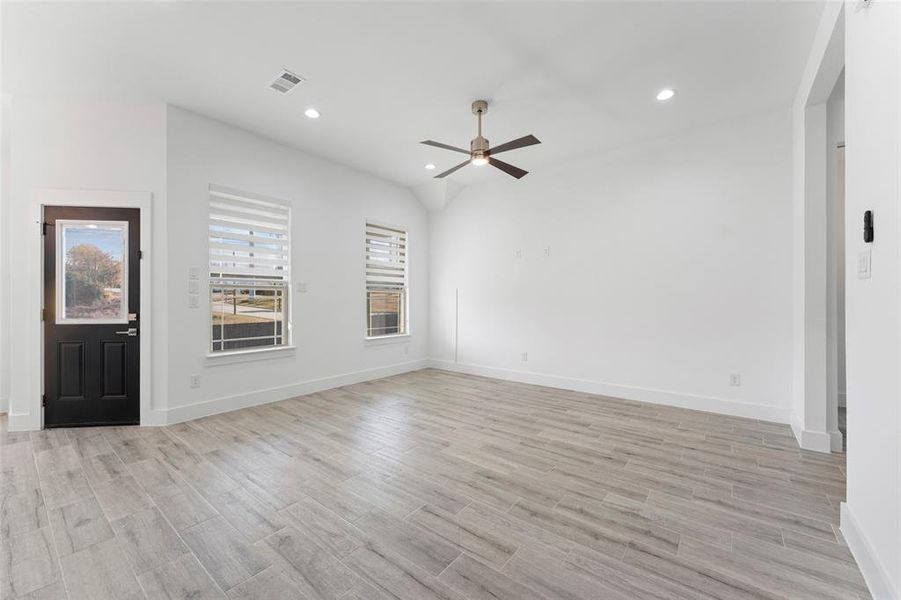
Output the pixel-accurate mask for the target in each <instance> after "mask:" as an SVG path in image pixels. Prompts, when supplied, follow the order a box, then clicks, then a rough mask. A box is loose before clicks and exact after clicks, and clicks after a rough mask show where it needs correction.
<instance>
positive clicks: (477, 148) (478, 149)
mask: <svg viewBox="0 0 901 600" xmlns="http://www.w3.org/2000/svg"><path fill="white" fill-rule="evenodd" d="M469 151H470V152H471V153H472V157H473V158H481V157H484V156H485V155H486V154H487V153H488V140H487V139H486V138H484V137H482V136H479V137H477V138H475V139H473V140H472V141H471V142H470V143H469Z"/></svg>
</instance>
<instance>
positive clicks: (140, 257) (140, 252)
mask: <svg viewBox="0 0 901 600" xmlns="http://www.w3.org/2000/svg"><path fill="white" fill-rule="evenodd" d="M142 258H144V251H143V250H138V260H141V259H142Z"/></svg>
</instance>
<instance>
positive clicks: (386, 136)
mask: <svg viewBox="0 0 901 600" xmlns="http://www.w3.org/2000/svg"><path fill="white" fill-rule="evenodd" d="M822 6H823V4H822V2H802V1H785V2H777V1H772V2H765V1H759V0H753V1H740V0H737V1H723V2H675V1H672V2H667V1H663V2H661V1H657V2H636V1H628V2H597V3H572V2H558V3H551V2H529V3H515V2H499V3H488V2H478V3H475V2H463V3H452V4H451V3H438V2H420V3H376V2H364V3H344V2H334V3H325V2H320V3H289V2H273V3H269V2H236V3H204V2H190V3H189V2H160V1H156V2H144V3H130V2H113V3H95V2H90V3H47V4H44V3H9V2H7V3H4V4H3V7H2V10H3V30H2V34H3V78H2V87H3V91H4V92H9V93H13V94H18V93H21V94H51V95H70V96H71V95H75V96H82V97H104V98H121V99H139V100H142V101H161V102H167V103H171V104H174V105H178V106H181V107H184V108H187V109H190V110H194V111H197V112H200V113H203V114H206V115H208V116H211V117H213V118H216V119H220V120H222V121H226V122H228V123H232V124H234V125H237V126H240V127H243V128H245V129H249V130H252V131H255V132H258V133H260V134H263V135H265V136H268V137H271V138H274V139H276V140H279V141H281V142H283V143H285V144H288V145H291V146H294V147H297V148H300V149H303V150H307V151H310V152H312V153H314V154H318V155H321V156H324V157H327V158H330V159H334V160H336V161H338V162H341V163H345V164H347V165H350V166H352V167H355V168H358V169H360V170H363V171H367V172H370V173H373V174H376V175H378V176H381V177H383V178H386V179H389V180H393V181H396V182H399V183H402V184H405V185H410V186H417V185H421V184H423V183H425V182H427V181H429V179H430V178H431V176H432V175H434V173H435V172H438V171H434V172H429V171H426V170H425V169H424V168H423V166H424V165H425V164H426V163H429V162H432V163H435V164H436V165H437V167H438V169H439V170H443V169H445V168H448V167H450V166H452V165H453V164H456V163H457V162H459V159H460V155H457V154H455V153H453V152H446V151H442V150H438V149H434V148H428V147H425V146H421V145H420V144H419V143H418V142H419V141H420V140H424V139H428V138H431V139H435V140H440V141H443V142H446V143H450V144H454V145H458V146H464V147H467V145H468V143H469V140H470V138H472V137H474V135H475V120H474V117H473V116H472V113H471V112H470V103H471V102H472V100H474V99H477V98H485V99H487V100H489V101H490V108H489V114H488V115H487V117H486V119H485V135H486V137H488V138H489V139H490V140H491V142H492V143H493V144H499V143H501V142H505V141H507V140H510V139H512V138H516V137H519V136H521V135H525V134H527V133H533V134H535V135H536V136H537V137H539V138H540V139H541V140H542V142H543V144H541V145H540V146H535V147H531V148H527V149H522V150H517V151H515V152H510V153H509V154H507V155H506V158H505V160H508V161H509V162H512V163H514V164H516V165H519V166H521V167H523V168H525V169H529V170H534V169H538V168H541V166H542V165H546V164H552V163H555V162H558V161H565V160H567V159H569V158H572V157H575V156H579V155H582V154H585V153H588V152H592V151H598V150H603V149H607V148H612V147H615V146H619V145H623V144H625V143H629V142H632V141H638V140H643V139H648V138H652V137H657V136H661V135H665V134H669V133H676V132H679V131H682V130H686V129H689V128H692V127H696V126H699V125H702V124H705V123H712V122H716V121H720V120H723V119H727V118H730V117H733V116H738V115H742V114H746V113H750V112H753V111H757V110H762V109H767V108H771V107H778V106H784V107H788V106H789V105H790V103H791V100H792V97H793V94H794V91H795V89H796V87H797V84H798V80H799V77H800V74H801V70H802V67H803V64H804V60H805V57H806V54H807V50H808V48H809V46H810V43H811V40H812V37H813V32H814V30H815V28H816V23H817V19H818V17H819V14H820V12H821V10H822ZM282 68H286V69H289V70H291V71H293V72H295V73H297V74H299V75H301V76H302V77H304V78H306V82H305V83H303V84H302V85H301V86H299V87H298V88H297V89H296V90H294V91H293V92H291V93H289V94H287V95H281V94H279V93H277V92H275V91H273V90H271V89H269V87H268V85H269V83H270V82H271V81H272V80H273V79H274V78H275V77H276V76H277V75H278V73H279V71H280V70H281V69H282ZM664 87H673V88H675V89H676V90H677V95H676V97H675V98H674V99H673V100H671V101H670V102H667V103H660V102H657V101H656V100H655V94H656V92H657V91H658V90H659V89H660V88H664ZM310 106H315V107H316V108H318V109H319V110H320V111H321V113H322V117H321V118H320V119H318V120H310V119H307V118H306V117H304V114H303V113H304V110H305V109H306V108H307V107H310ZM453 177H454V180H455V182H456V183H457V184H470V183H473V182H476V181H479V180H481V179H484V178H487V177H507V176H506V175H504V174H503V173H500V172H499V171H496V170H493V169H475V168H468V169H463V170H461V171H459V172H458V173H456V174H455V175H454V176H453Z"/></svg>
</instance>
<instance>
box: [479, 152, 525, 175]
mask: <svg viewBox="0 0 901 600" xmlns="http://www.w3.org/2000/svg"><path fill="white" fill-rule="evenodd" d="M488 163H489V164H490V165H491V166H492V167H497V168H498V169H500V170H501V171H503V172H504V173H507V174H508V175H513V176H514V177H516V178H517V179H522V178H523V177H524V176H525V175H527V174H528V171H523V170H522V169H520V168H519V167H514V166H513V165H511V164H509V163H505V162H504V161H502V160H498V159H496V158H493V157H491V156H489V157H488Z"/></svg>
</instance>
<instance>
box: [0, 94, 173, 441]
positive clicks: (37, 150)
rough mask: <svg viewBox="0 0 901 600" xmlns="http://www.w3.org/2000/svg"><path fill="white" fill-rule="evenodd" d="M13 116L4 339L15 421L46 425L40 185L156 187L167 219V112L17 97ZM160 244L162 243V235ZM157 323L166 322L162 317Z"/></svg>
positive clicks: (159, 338)
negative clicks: (38, 251)
mask: <svg viewBox="0 0 901 600" xmlns="http://www.w3.org/2000/svg"><path fill="white" fill-rule="evenodd" d="M10 116H11V119H10V126H11V129H10V145H9V150H10V171H9V172H10V174H11V181H10V202H9V206H8V212H7V213H6V214H8V215H9V221H8V224H7V225H8V227H9V247H10V250H11V251H13V250H15V252H17V254H16V255H15V259H13V260H10V261H9V263H10V264H9V274H10V279H9V281H8V287H7V291H8V293H9V294H10V302H9V304H8V305H6V309H7V311H8V318H9V320H10V321H9V322H10V328H9V330H8V335H4V336H3V337H2V343H3V344H5V345H6V347H7V349H10V350H12V351H10V352H9V362H10V427H11V428H18V429H35V428H39V427H40V424H41V419H40V400H39V398H40V389H41V385H40V378H39V377H34V374H35V373H39V372H40V369H41V365H40V361H39V354H38V351H39V348H40V345H41V333H40V321H39V319H40V316H39V314H40V313H39V309H40V306H41V305H42V303H41V297H40V273H41V271H40V269H41V267H40V260H39V257H38V256H35V255H33V254H32V252H31V250H30V249H31V248H32V247H34V242H35V240H36V239H40V229H39V221H38V220H37V219H35V218H34V217H33V215H32V214H31V204H32V198H33V194H34V190H36V189H40V188H60V189H75V190H125V191H142V192H151V193H152V194H153V196H154V200H153V202H154V218H155V219H162V218H164V217H165V210H164V208H165V197H166V173H165V152H166V138H165V135H166V126H165V118H166V112H165V107H164V106H163V105H160V104H122V103H116V102H72V101H65V102H64V101H57V100H46V99H38V98H29V97H22V96H15V97H13V98H12V100H11V105H10ZM155 225H156V227H155V228H154V233H155V237H156V235H159V234H162V233H163V232H164V231H165V222H164V221H160V220H157V222H156V223H155ZM154 243H155V246H156V247H161V246H162V244H160V239H159V238H158V237H157V238H156V239H155V240H154ZM159 264H160V265H162V264H163V263H162V261H161V262H160V263H159ZM154 275H156V274H154ZM157 280H158V279H157ZM4 283H6V282H4ZM155 288H156V289H155V292H161V291H162V290H160V289H159V288H160V286H155ZM156 323H157V324H162V323H164V321H161V320H159V319H158V320H157V321H156ZM164 333H165V329H163V328H161V327H160V328H157V329H156V330H155V331H154V332H153V335H154V341H155V351H158V352H159V353H160V354H161V356H163V357H164V356H165V346H164V341H165V340H164V338H165V336H164ZM157 344H158V345H157ZM157 364H161V361H157ZM154 375H156V376H158V377H159V376H161V375H160V374H159V373H154ZM158 391H159V390H157V391H156V392H157V393H158Z"/></svg>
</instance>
